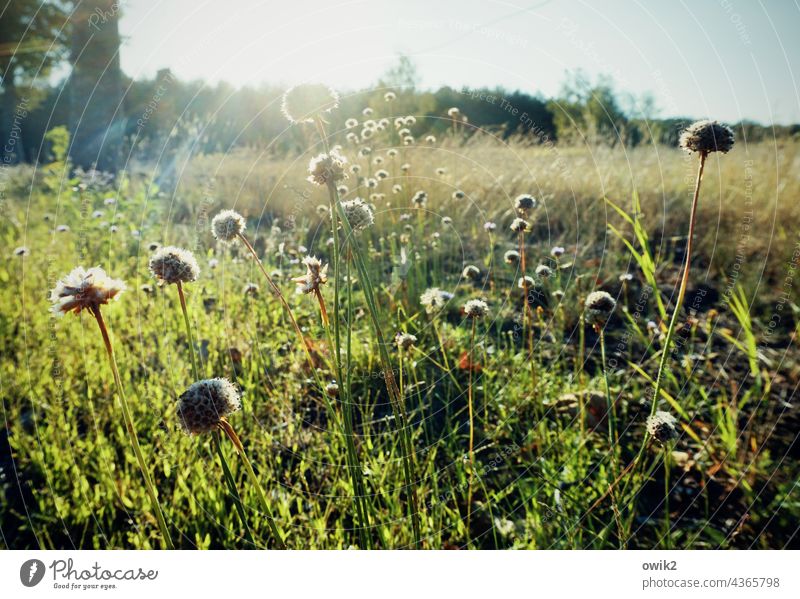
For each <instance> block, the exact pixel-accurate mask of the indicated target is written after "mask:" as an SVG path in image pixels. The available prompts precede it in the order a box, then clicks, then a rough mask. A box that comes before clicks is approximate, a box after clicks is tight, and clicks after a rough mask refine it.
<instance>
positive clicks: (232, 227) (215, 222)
mask: <svg viewBox="0 0 800 599" xmlns="http://www.w3.org/2000/svg"><path fill="white" fill-rule="evenodd" d="M245 226H246V221H245V220H244V217H243V216H242V215H241V214H239V213H238V212H236V211H235V210H223V211H222V212H220V213H219V214H217V215H216V216H215V217H214V218H213V219H212V220H211V233H213V235H214V238H215V239H217V240H219V241H223V242H225V243H230V242H231V241H233V240H234V239H236V238H237V237H238V236H239V235H241V234H242V233H243V232H244V229H245Z"/></svg>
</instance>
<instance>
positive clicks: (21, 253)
mask: <svg viewBox="0 0 800 599" xmlns="http://www.w3.org/2000/svg"><path fill="white" fill-rule="evenodd" d="M14 255H15V256H17V257H19V258H27V257H28V256H30V255H31V251H30V250H29V249H28V248H27V247H26V246H24V245H21V246H19V247H17V248H14Z"/></svg>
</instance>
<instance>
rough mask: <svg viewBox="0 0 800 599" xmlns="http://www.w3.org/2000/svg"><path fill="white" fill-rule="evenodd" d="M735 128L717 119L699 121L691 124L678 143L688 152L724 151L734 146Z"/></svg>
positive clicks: (724, 152)
mask: <svg viewBox="0 0 800 599" xmlns="http://www.w3.org/2000/svg"><path fill="white" fill-rule="evenodd" d="M733 142H734V135H733V129H731V128H730V127H728V126H727V125H723V124H722V123H719V122H717V121H697V122H695V123H692V124H691V125H689V126H688V127H687V128H686V129H685V130H684V131H683V132H682V133H681V136H680V139H679V140H678V145H680V147H681V148H683V149H684V150H686V151H687V152H704V153H709V152H722V153H723V154H726V153H727V152H729V151H730V149H731V148H732V147H733Z"/></svg>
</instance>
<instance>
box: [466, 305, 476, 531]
mask: <svg viewBox="0 0 800 599" xmlns="http://www.w3.org/2000/svg"><path fill="white" fill-rule="evenodd" d="M474 350H475V319H474V318H473V319H472V330H471V333H470V337H469V363H468V367H469V385H468V386H467V407H468V408H469V474H468V478H467V546H469V544H470V541H471V536H472V535H471V534H470V521H471V519H472V476H473V473H474V472H475V425H474V419H473V410H472V371H473V366H474V364H473V361H472V354H473V353H474Z"/></svg>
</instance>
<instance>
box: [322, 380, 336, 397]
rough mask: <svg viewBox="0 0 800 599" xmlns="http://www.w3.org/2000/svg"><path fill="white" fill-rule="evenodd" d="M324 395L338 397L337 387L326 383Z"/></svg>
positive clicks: (334, 384)
mask: <svg viewBox="0 0 800 599" xmlns="http://www.w3.org/2000/svg"><path fill="white" fill-rule="evenodd" d="M325 393H327V394H328V395H330V396H331V397H337V396H338V395H339V385H337V384H336V383H328V384H327V385H325Z"/></svg>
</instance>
